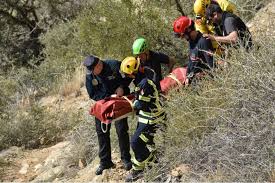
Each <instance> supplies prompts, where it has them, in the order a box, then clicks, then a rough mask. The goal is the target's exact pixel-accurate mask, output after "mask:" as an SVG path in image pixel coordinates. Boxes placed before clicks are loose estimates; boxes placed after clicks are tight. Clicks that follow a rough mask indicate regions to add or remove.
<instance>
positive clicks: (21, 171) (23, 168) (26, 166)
mask: <svg viewBox="0 0 275 183" xmlns="http://www.w3.org/2000/svg"><path fill="white" fill-rule="evenodd" d="M29 167H30V166H29V164H28V163H27V162H26V161H23V162H22V168H21V169H20V170H19V173H20V174H26V173H27V172H28V168H29Z"/></svg>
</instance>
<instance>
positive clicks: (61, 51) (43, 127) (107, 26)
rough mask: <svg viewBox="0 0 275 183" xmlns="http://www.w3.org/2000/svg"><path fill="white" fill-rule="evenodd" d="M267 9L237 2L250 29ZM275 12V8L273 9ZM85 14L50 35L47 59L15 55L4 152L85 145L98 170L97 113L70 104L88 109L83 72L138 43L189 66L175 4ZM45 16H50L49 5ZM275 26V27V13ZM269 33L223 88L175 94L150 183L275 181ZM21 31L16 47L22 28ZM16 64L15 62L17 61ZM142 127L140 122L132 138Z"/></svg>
mask: <svg viewBox="0 0 275 183" xmlns="http://www.w3.org/2000/svg"><path fill="white" fill-rule="evenodd" d="M47 2H48V1H47ZM49 2H50V1H49ZM64 2H65V1H64ZM69 2H70V3H75V2H74V1H68V2H67V5H69V4H68V3H69ZM91 2H92V1H91ZM179 2H180V4H181V6H182V7H183V11H184V12H185V13H186V14H188V15H190V16H193V15H192V8H191V7H192V4H191V3H190V1H185V0H181V1H179ZM267 2H269V1H264V0H261V1H258V0H245V1H241V0H240V1H239V0H236V3H237V6H238V14H239V16H241V17H242V18H243V19H244V20H246V21H248V20H250V19H251V18H252V17H253V16H254V15H255V12H256V10H258V9H260V8H261V7H263V6H264V5H266V4H267ZM82 3H83V4H82ZM274 4H275V3H274V1H272V2H271V3H270V4H269V6H270V7H272V6H273V7H274ZM40 5H41V4H40ZM78 5H79V6H76V8H75V9H73V10H74V11H72V12H71V13H72V14H70V16H69V15H68V17H66V12H67V11H65V10H64V9H62V10H63V11H62V12H59V15H60V19H58V18H56V19H54V20H55V21H50V22H48V23H47V24H43V25H44V26H41V27H42V28H43V31H42V32H41V34H39V37H38V38H39V39H38V40H39V46H41V52H39V54H38V55H36V56H34V55H32V54H30V53H32V51H29V52H28V55H26V57H24V59H25V60H24V63H22V64H21V63H18V62H17V60H20V59H21V57H15V56H16V54H14V55H13V56H14V58H12V61H11V62H7V60H5V64H4V66H5V67H3V68H2V69H0V83H1V88H0V92H1V97H0V104H1V105H0V125H1V128H0V134H1V135H0V149H1V150H3V149H6V148H9V147H11V146H21V147H24V148H28V149H32V148H39V147H43V146H45V145H50V144H55V143H57V142H59V141H63V140H64V139H67V140H71V141H73V142H74V143H75V144H77V146H76V147H77V148H75V149H77V150H78V151H74V153H75V156H77V158H76V159H75V161H78V160H79V159H80V158H83V159H86V163H90V162H91V161H92V160H93V159H94V158H95V156H96V151H97V147H96V146H95V143H96V142H95V140H94V139H95V138H94V134H95V131H94V127H93V121H91V119H90V118H89V117H88V116H87V112H86V111H87V109H88V108H89V104H87V103H85V104H84V105H83V106H81V107H79V106H77V105H80V104H79V103H77V102H71V103H65V101H66V100H69V99H72V98H74V99H75V100H82V101H85V100H86V101H87V100H88V98H87V97H82V98H81V97H80V98H78V97H79V96H82V95H83V93H84V92H85V88H84V89H83V81H84V71H83V68H82V65H81V62H82V60H83V59H84V57H85V56H87V55H88V54H96V55H98V56H99V57H101V58H116V59H119V60H121V59H123V58H124V57H126V56H128V55H131V45H132V43H133V41H134V40H135V38H137V37H138V36H145V37H146V38H147V39H148V40H149V42H150V47H151V48H152V49H153V50H156V51H162V52H164V53H166V54H168V55H171V56H174V57H176V59H177V60H178V63H177V65H178V66H181V65H183V64H185V63H186V57H187V51H188V49H187V46H186V45H185V44H186V43H183V42H182V41H180V40H177V39H175V38H174V37H173V35H172V22H173V20H174V19H175V17H177V16H179V15H180V12H179V11H178V10H177V7H176V4H175V2H174V1H152V0H151V1H146V0H144V1H141V2H139V1H138V2H136V4H135V3H132V1H130V0H122V1H110V0H107V1H93V3H87V2H86V1H79V4H78ZM68 7H71V6H68ZM0 8H6V7H1V6H0ZM36 8H40V9H39V10H40V11H39V12H45V11H46V10H45V6H43V5H41V6H39V7H38V6H37V7H36ZM41 8H42V9H41ZM52 8H53V7H52ZM64 8H65V6H64ZM42 10H44V11H42ZM67 10H68V9H67ZM49 12H53V11H49ZM262 13H264V11H263V12H262ZM0 15H1V14H0ZM43 15H44V14H43ZM50 15H51V16H53V15H55V14H50ZM50 15H49V16H50ZM41 16H42V15H41ZM269 16H270V20H272V19H274V18H275V16H274V12H273V13H272V12H271V13H270V14H269ZM19 18H20V17H19ZM40 18H42V17H40ZM44 18H45V17H44ZM3 20H5V21H8V19H3ZM1 21H2V20H1ZM255 22H260V21H259V20H257V16H256V17H255V21H254V24H252V26H253V27H257V25H255ZM40 23H41V22H40ZM266 24H267V23H266ZM262 25H263V27H261V28H262V29H255V28H254V29H253V28H252V29H253V30H254V32H253V36H254V40H255V43H256V46H255V48H254V49H253V50H252V51H251V52H250V53H246V52H245V51H244V50H234V49H232V50H229V51H230V53H231V54H230V57H229V58H227V60H226V61H227V63H228V66H227V67H226V68H223V69H217V71H216V72H215V77H214V78H206V79H204V80H202V81H200V82H199V83H198V84H197V85H195V86H190V87H185V88H182V89H180V90H179V91H173V92H171V93H170V95H169V100H168V101H167V102H166V105H165V109H166V111H167V113H168V116H169V120H168V121H167V124H168V129H167V133H166V135H165V138H164V139H163V136H162V135H157V137H156V142H157V147H158V148H160V149H163V151H161V152H160V154H161V156H160V159H159V163H158V164H157V165H156V166H153V168H151V169H150V171H146V174H145V180H147V181H166V180H167V179H170V178H171V177H172V178H173V179H174V180H176V181H230V182H231V181H253V182H254V181H272V180H273V181H274V180H275V175H274V174H275V172H274V165H275V151H274V145H275V144H274V139H275V137H274V130H275V129H274V115H275V81H274V79H275V74H274V73H275V61H274V58H275V51H274V50H275V45H274V41H275V36H274V34H261V33H264V32H269V31H270V30H274V29H272V28H271V27H264V25H265V24H264V23H263V24H262ZM269 25H270V26H272V23H269ZM10 26H15V25H10ZM259 27H260V26H259ZM15 30H16V31H15V32H16V33H14V35H13V36H14V37H16V35H17V34H18V31H19V32H20V31H22V27H20V28H19V27H16V29H15ZM0 31H4V32H0V35H1V36H2V35H7V34H8V33H10V34H11V33H13V32H12V31H11V32H7V30H2V29H0ZM1 33H2V34H1ZM4 33H5V34H4ZM14 37H12V38H14ZM8 38H10V37H8ZM25 38H26V37H25ZM26 39H27V38H26ZM2 41H3V40H2ZM13 41H15V40H13ZM36 41H37V40H36ZM19 42H20V41H19ZM11 43H15V42H11ZM36 43H37V42H36ZM22 44H23V43H22ZM15 48H16V46H15V45H13V51H15V52H16V51H17V52H16V53H18V54H21V55H22V54H23V53H22V52H21V51H22V49H18V50H16V49H15ZM42 48H43V49H42ZM39 49H40V48H39ZM9 51H10V50H8V49H7V47H6V46H5V45H4V42H3V43H2V42H0V52H1V53H2V52H3V53H5V54H6V55H8V56H12V54H11V52H9ZM36 51H37V50H36ZM38 51H39V50H38ZM18 54H17V55H18ZM30 55H32V56H33V57H31V58H30ZM8 56H7V57H5V58H11V57H8ZM8 60H9V59H8ZM3 63H4V62H3ZM26 63H28V64H26ZM83 91H84V92H83ZM48 96H58V98H57V99H56V100H53V102H52V103H51V105H56V106H55V107H54V108H52V107H49V106H47V105H41V104H42V103H43V102H41V101H43V99H45V98H46V97H48ZM87 102H89V101H87ZM66 104H67V105H71V108H70V107H68V106H64V105H66ZM62 105H63V106H62ZM81 105H82V104H81ZM76 109H77V110H76ZM135 123H136V122H135V121H133V120H132V121H131V126H132V127H131V134H132V133H133V130H134V127H135ZM112 136H113V137H115V134H112ZM113 139H114V141H113V144H114V145H117V141H116V140H115V138H113ZM0 160H1V159H0ZM1 166H3V167H4V166H7V164H6V163H4V162H3V163H1ZM177 167H185V169H186V171H184V172H178V173H177V174H176V175H175V174H174V173H173V171H172V172H171V170H175V169H177ZM0 176H1V175H0Z"/></svg>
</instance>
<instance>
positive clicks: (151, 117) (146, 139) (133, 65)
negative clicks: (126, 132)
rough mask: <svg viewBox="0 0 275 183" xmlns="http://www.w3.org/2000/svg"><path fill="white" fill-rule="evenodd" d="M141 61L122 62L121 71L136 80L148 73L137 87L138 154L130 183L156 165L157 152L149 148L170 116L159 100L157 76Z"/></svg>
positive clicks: (134, 140)
mask: <svg viewBox="0 0 275 183" xmlns="http://www.w3.org/2000/svg"><path fill="white" fill-rule="evenodd" d="M140 68H142V67H140V61H139V59H136V58H135V57H127V58H125V59H124V60H123V61H122V64H121V67H120V70H121V72H123V73H124V74H125V75H126V76H128V77H131V78H135V76H136V75H138V73H139V72H144V76H145V77H144V78H143V79H142V80H141V81H140V82H139V83H138V84H137V89H136V98H135V100H134V102H133V109H134V110H135V111H137V114H138V124H137V128H136V131H135V133H134V134H133V136H132V138H131V147H132V150H133V152H134V155H133V157H132V164H133V168H132V171H131V173H129V174H128V175H127V177H126V180H125V181H126V182H129V181H135V180H137V179H139V178H140V177H141V176H142V175H143V170H144V168H145V166H146V165H148V164H149V163H151V162H154V161H155V158H156V157H155V155H156V154H155V151H154V150H150V149H149V148H148V146H149V145H152V146H153V145H154V134H155V133H156V130H157V129H158V128H160V127H163V125H162V124H164V121H165V120H166V113H165V111H164V109H163V107H162V104H161V102H160V98H159V92H158V89H157V86H156V73H155V72H154V70H153V69H151V68H149V67H147V66H145V67H144V68H142V71H140V70H139V69H140Z"/></svg>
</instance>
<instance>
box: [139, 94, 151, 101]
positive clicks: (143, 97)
mask: <svg viewBox="0 0 275 183" xmlns="http://www.w3.org/2000/svg"><path fill="white" fill-rule="evenodd" d="M138 99H139V100H142V101H145V102H150V101H151V98H149V97H145V96H143V95H139V96H138Z"/></svg>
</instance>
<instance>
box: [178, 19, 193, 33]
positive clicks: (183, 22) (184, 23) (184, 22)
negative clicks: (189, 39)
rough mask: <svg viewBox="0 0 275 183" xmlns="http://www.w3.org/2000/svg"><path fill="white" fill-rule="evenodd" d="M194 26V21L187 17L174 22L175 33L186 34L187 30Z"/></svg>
mask: <svg viewBox="0 0 275 183" xmlns="http://www.w3.org/2000/svg"><path fill="white" fill-rule="evenodd" d="M191 24H192V20H191V19H190V18H188V17H186V16H180V17H179V18H177V19H176V20H175V21H174V32H175V33H184V32H185V29H186V28H188V27H189V26H190V25H191Z"/></svg>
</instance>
